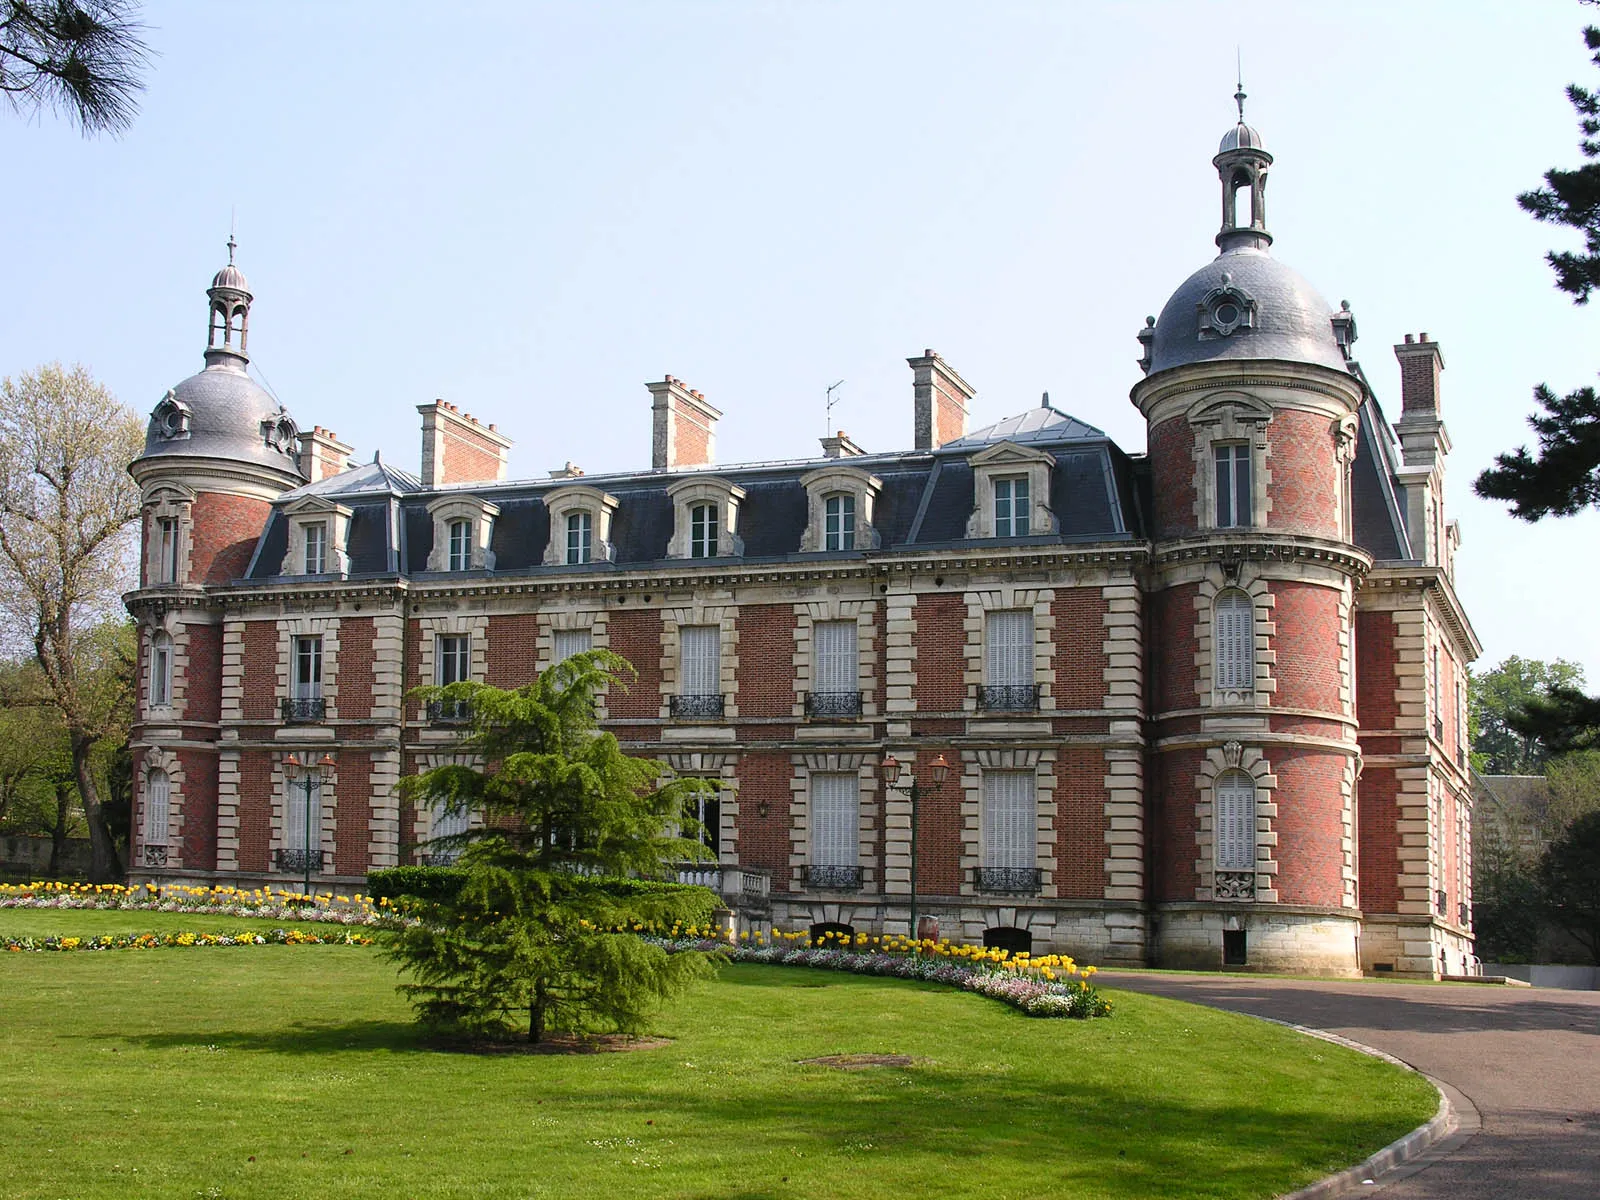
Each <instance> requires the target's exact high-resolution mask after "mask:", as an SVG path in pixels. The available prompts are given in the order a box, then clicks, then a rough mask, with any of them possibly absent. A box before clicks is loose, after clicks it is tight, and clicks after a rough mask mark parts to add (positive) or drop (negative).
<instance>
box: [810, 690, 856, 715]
mask: <svg viewBox="0 0 1600 1200" xmlns="http://www.w3.org/2000/svg"><path fill="white" fill-rule="evenodd" d="M860 715H861V693H860V692H807V693H806V716H808V717H859V716H860Z"/></svg>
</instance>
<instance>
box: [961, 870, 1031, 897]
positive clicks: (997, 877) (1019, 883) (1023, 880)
mask: <svg viewBox="0 0 1600 1200" xmlns="http://www.w3.org/2000/svg"><path fill="white" fill-rule="evenodd" d="M976 873H977V880H976V882H977V885H978V890H979V891H980V892H1013V893H1018V894H1023V893H1031V892H1037V891H1038V890H1039V868H1038V867H978V868H976Z"/></svg>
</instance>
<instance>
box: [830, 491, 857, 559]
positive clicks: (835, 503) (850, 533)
mask: <svg viewBox="0 0 1600 1200" xmlns="http://www.w3.org/2000/svg"><path fill="white" fill-rule="evenodd" d="M822 523H823V528H822V548H823V549H824V550H853V549H855V544H856V498H855V497H854V496H851V495H849V494H847V493H844V492H835V493H834V494H833V495H831V496H829V497H828V498H827V499H826V500H824V501H823V518H822Z"/></svg>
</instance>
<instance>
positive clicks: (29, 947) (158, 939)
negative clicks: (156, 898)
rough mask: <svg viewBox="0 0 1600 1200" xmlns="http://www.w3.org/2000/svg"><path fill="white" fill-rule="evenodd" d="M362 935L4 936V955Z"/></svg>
mask: <svg viewBox="0 0 1600 1200" xmlns="http://www.w3.org/2000/svg"><path fill="white" fill-rule="evenodd" d="M372 941H373V939H372V938H370V937H368V936H367V935H366V934H364V933H354V932H352V933H308V932H306V931H305V930H302V929H272V930H268V931H266V932H265V933H254V932H251V931H249V930H237V931H235V932H232V933H192V932H190V931H188V930H184V931H183V932H180V933H107V934H102V935H100V936H99V937H61V936H59V935H57V936H51V937H9V936H7V937H4V938H0V948H3V949H4V950H5V951H6V952H7V953H11V954H20V953H25V952H37V951H52V950H53V951H74V950H158V949H161V948H162V947H165V946H184V947H188V946H370V945H372Z"/></svg>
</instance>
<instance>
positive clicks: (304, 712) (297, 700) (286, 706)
mask: <svg viewBox="0 0 1600 1200" xmlns="http://www.w3.org/2000/svg"><path fill="white" fill-rule="evenodd" d="M279 707H280V709H281V710H282V712H283V719H284V721H285V722H286V723H287V724H290V725H315V724H316V723H317V722H318V721H321V720H324V719H325V718H326V717H327V715H328V702H327V701H326V700H324V699H323V698H322V697H321V696H291V697H290V698H288V699H287V700H281V701H279Z"/></svg>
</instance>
